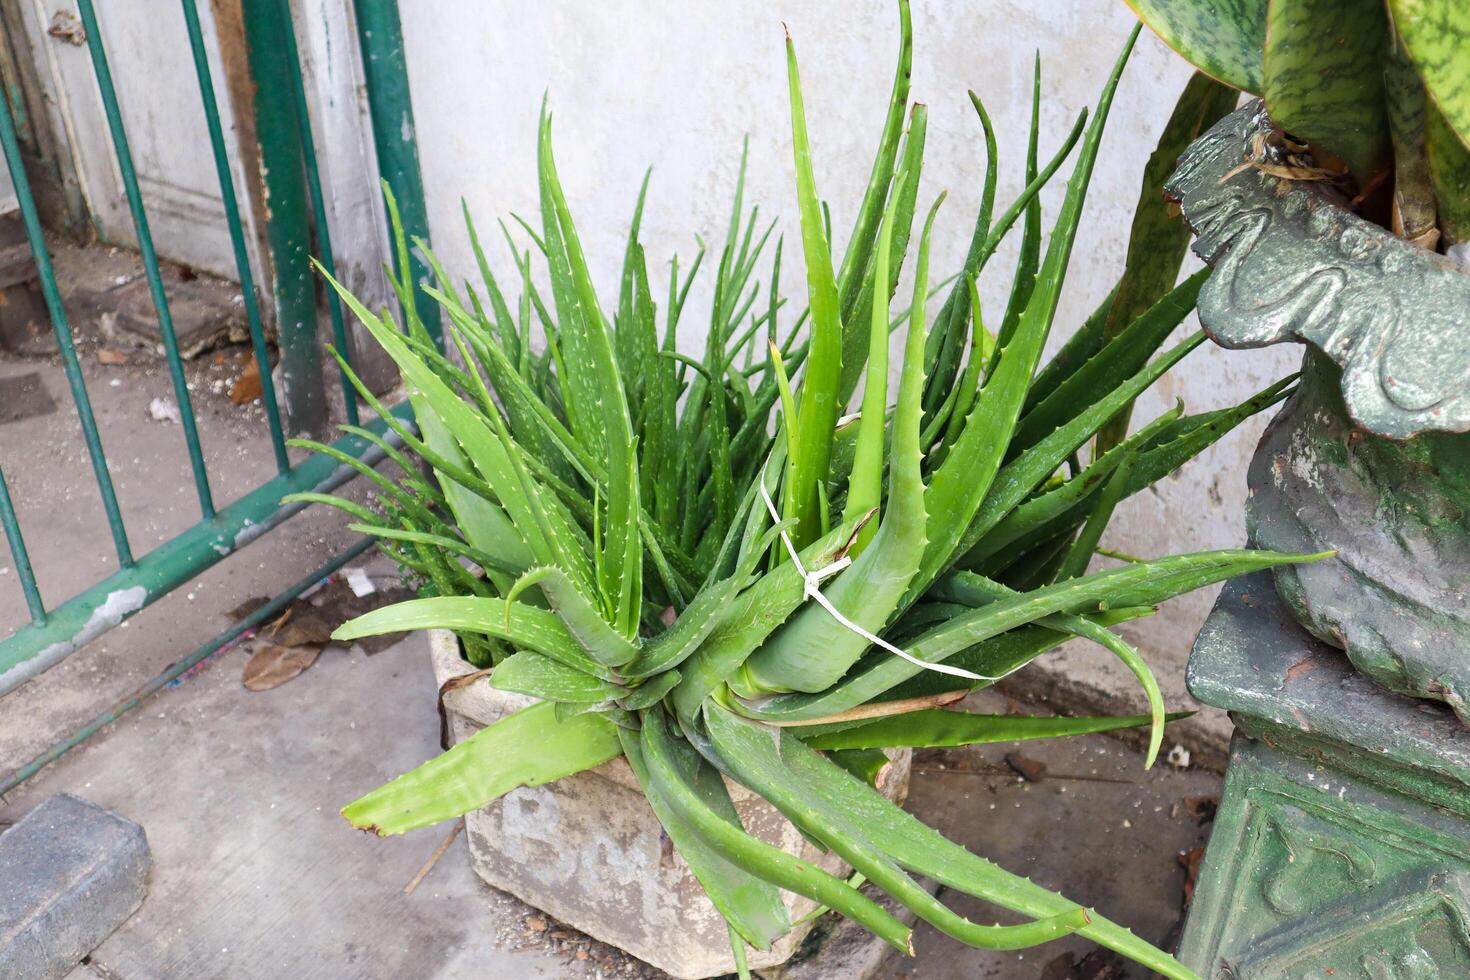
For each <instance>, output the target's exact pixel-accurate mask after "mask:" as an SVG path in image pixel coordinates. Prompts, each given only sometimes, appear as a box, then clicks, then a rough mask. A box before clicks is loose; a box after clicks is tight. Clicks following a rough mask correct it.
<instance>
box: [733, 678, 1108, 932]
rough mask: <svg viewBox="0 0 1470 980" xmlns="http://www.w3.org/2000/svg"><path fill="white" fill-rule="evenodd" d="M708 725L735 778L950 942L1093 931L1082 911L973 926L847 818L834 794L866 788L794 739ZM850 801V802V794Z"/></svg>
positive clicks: (748, 726)
mask: <svg viewBox="0 0 1470 980" xmlns="http://www.w3.org/2000/svg"><path fill="white" fill-rule="evenodd" d="M704 718H705V724H706V726H707V728H708V731H709V739H710V744H711V745H712V746H713V748H714V749H715V751H716V752H718V754H719V760H720V763H721V764H722V765H723V766H725V767H728V768H729V770H730V771H731V772H732V773H734V775H735V778H737V779H738V780H740V782H741V783H743V784H744V785H745V786H746V787H747V788H749V789H751V790H752V791H754V792H756V793H759V794H760V795H761V797H762V798H763V799H765V800H766V801H767V802H769V803H770V804H771V805H773V806H775V807H776V808H777V809H778V810H780V811H781V812H782V813H783V814H785V815H786V818H787V819H788V820H790V821H791V822H792V823H794V824H796V825H797V826H798V827H801V828H803V830H805V831H806V833H808V834H810V835H813V836H815V837H817V838H818V839H820V840H821V841H822V842H823V843H825V844H827V845H828V846H829V847H830V848H831V849H832V850H833V851H834V852H835V853H837V854H840V855H841V856H842V858H843V860H845V861H846V862H847V863H848V864H850V865H852V867H853V869H854V870H856V871H857V872H858V873H860V874H862V875H863V876H864V877H865V878H867V879H868V880H869V881H871V882H872V883H873V884H874V885H876V886H877V887H879V888H881V889H882V890H883V891H884V892H886V893H887V894H888V895H889V896H891V897H892V898H893V899H894V900H896V901H898V902H900V903H901V904H903V905H905V906H907V907H908V908H909V909H910V910H912V911H913V912H914V913H915V914H916V915H917V916H918V917H919V918H921V919H923V920H924V921H925V922H928V923H929V924H930V925H932V926H934V927H935V928H936V929H938V930H939V931H941V932H943V933H945V934H946V935H949V936H952V937H954V938H956V939H959V940H960V941H961V942H965V943H969V944H970V945H973V946H979V947H981V948H983V949H1024V948H1027V947H1029V946H1036V945H1039V944H1041V943H1044V942H1048V941H1050V940H1052V939H1057V938H1060V937H1062V936H1065V935H1068V934H1070V933H1073V932H1075V931H1077V930H1078V929H1079V928H1081V927H1082V926H1084V925H1086V924H1087V923H1088V921H1089V918H1088V915H1087V913H1086V912H1085V911H1084V910H1083V909H1082V908H1080V907H1078V906H1075V905H1074V906H1072V907H1071V908H1069V909H1066V910H1064V911H1061V912H1058V913H1056V914H1053V915H1048V916H1046V917H1043V918H1039V919H1037V920H1036V921H1033V922H1027V923H1023V924H1021V925H1014V926H986V925H979V924H977V923H974V922H971V921H969V920H968V919H965V918H964V917H962V916H960V915H958V914H956V913H955V912H953V911H952V910H950V909H949V908H948V907H947V906H946V905H944V903H943V902H941V901H939V900H938V899H937V898H935V897H934V896H933V895H931V894H930V893H929V891H928V890H927V889H925V888H923V887H921V886H919V884H918V883H917V882H915V881H914V880H913V879H912V878H910V877H909V876H908V875H907V874H906V873H905V872H904V870H903V868H902V867H901V866H900V864H899V862H898V861H896V860H894V858H893V857H891V856H890V855H889V854H888V853H887V852H886V850H885V846H886V845H887V844H888V841H887V840H886V839H885V840H879V839H874V837H877V836H878V835H873V825H871V824H869V823H867V821H866V820H860V819H854V817H855V816H856V814H854V813H852V812H851V811H845V810H844V804H845V803H848V802H850V800H849V799H838V798H836V795H837V794H836V792H834V787H835V786H836V785H837V784H839V783H843V784H851V785H852V786H857V787H862V788H863V789H865V790H868V791H870V792H871V791H872V787H870V786H868V785H867V783H866V782H864V781H862V780H859V779H855V778H853V776H852V775H851V774H849V773H847V772H845V771H843V770H842V769H840V768H838V767H837V766H834V765H833V764H832V763H831V762H830V761H828V760H826V759H823V758H822V757H821V756H819V755H817V754H816V752H814V751H813V750H812V749H810V748H808V747H807V746H805V745H803V744H802V743H801V742H800V741H799V740H798V739H796V738H795V737H793V736H792V735H791V734H790V733H789V732H778V733H777V734H775V735H774V736H773V735H772V734H771V733H770V732H769V730H765V729H762V728H760V727H758V726H756V725H754V724H752V723H751V722H749V721H746V720H745V719H742V718H740V717H739V716H737V715H735V714H732V713H731V712H729V711H726V710H725V709H723V708H721V707H720V706H719V705H717V704H710V705H708V706H707V707H706V708H705V712H704ZM803 777H806V778H803ZM844 789H846V787H844ZM845 795H847V796H849V797H850V795H851V793H850V791H849V792H847V793H846V794H845ZM877 799H880V800H883V801H884V803H886V804H887V805H888V806H889V807H892V808H893V809H894V810H899V808H898V806H897V805H896V804H895V803H893V802H892V801H891V800H889V799H888V798H887V797H885V796H883V795H881V794H877ZM899 812H900V813H901V812H902V811H901V810H899ZM879 829H880V830H881V829H882V828H881V827H880V828H879ZM882 836H884V837H886V835H882ZM1018 880H1019V879H1018ZM987 897H988V896H987Z"/></svg>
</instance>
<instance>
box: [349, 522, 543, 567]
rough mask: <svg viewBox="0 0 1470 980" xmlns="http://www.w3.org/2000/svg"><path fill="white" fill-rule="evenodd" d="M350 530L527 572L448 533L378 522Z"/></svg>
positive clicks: (478, 562) (355, 525) (486, 564)
mask: <svg viewBox="0 0 1470 980" xmlns="http://www.w3.org/2000/svg"><path fill="white" fill-rule="evenodd" d="M348 530H350V531H360V532H362V533H364V534H372V535H376V536H377V537H380V538H387V539H389V540H392V541H415V542H417V543H419V544H425V545H429V546H431V547H434V548H439V549H442V550H444V551H447V552H449V553H450V554H453V555H461V556H463V557H465V558H468V559H469V560H470V561H472V562H474V563H475V564H477V565H479V566H480V567H481V568H484V569H486V570H487V571H496V572H501V573H504V574H506V575H520V574H522V573H523V572H525V569H524V568H521V567H519V566H516V565H512V564H510V563H508V562H506V561H505V559H503V558H500V557H499V556H497V555H490V554H486V553H485V552H483V551H481V550H480V549H479V548H475V547H473V546H471V545H467V544H465V543H464V542H463V541H460V540H457V539H456V538H452V537H450V536H449V535H446V534H433V533H431V532H428V531H414V530H405V529H403V528H396V527H384V526H382V525H380V524H378V523H377V522H368V523H364V524H350V525H348Z"/></svg>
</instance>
